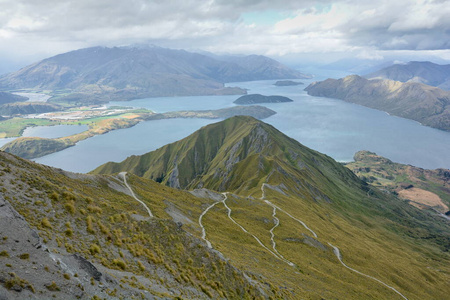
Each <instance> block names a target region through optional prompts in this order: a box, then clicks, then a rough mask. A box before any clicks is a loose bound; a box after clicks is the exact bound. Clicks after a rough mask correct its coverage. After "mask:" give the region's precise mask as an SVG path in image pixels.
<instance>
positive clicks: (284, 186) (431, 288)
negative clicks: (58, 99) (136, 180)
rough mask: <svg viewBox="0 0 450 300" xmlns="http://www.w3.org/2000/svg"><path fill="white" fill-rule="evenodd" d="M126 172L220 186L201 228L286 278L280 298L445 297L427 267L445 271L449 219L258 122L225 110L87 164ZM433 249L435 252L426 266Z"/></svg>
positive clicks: (257, 267) (237, 257)
mask: <svg viewBox="0 0 450 300" xmlns="http://www.w3.org/2000/svg"><path fill="white" fill-rule="evenodd" d="M123 171H127V172H130V173H134V174H136V175H138V176H142V177H145V178H152V179H154V180H156V181H158V182H161V183H163V184H166V185H170V186H173V187H179V188H184V189H195V188H208V189H212V190H215V191H222V197H220V196H219V197H217V199H216V200H215V201H213V202H211V204H210V205H209V206H203V209H204V210H203V213H202V214H201V215H200V218H199V224H201V226H202V237H203V238H204V240H205V242H206V243H207V244H208V245H209V246H210V247H212V248H214V249H217V250H218V251H220V252H221V253H223V254H224V255H225V256H226V257H230V258H232V259H233V260H234V261H235V262H236V263H237V264H238V265H239V266H247V267H248V268H250V269H251V270H253V272H255V273H257V274H262V275H263V276H271V277H272V279H273V280H280V281H279V282H283V284H285V285H286V287H287V292H288V294H289V296H287V297H286V298H293V299H298V298H299V297H301V296H300V295H305V298H307V297H306V295H312V298H315V297H318V298H320V297H322V298H331V297H335V298H355V299H394V298H395V299H397V298H398V299H401V298H408V299H421V298H436V297H437V298H439V297H445V296H444V294H445V292H443V291H444V290H445V289H446V288H445V287H444V285H443V282H445V281H447V280H448V279H449V277H448V273H446V272H448V271H444V272H441V271H436V270H434V269H433V268H437V269H439V268H442V267H444V268H445V269H446V270H448V268H447V267H445V266H447V265H448V262H449V260H450V257H449V255H448V251H449V249H450V244H449V241H450V235H449V230H450V224H449V223H448V221H446V220H445V219H443V218H439V219H437V218H435V216H432V215H431V214H429V213H427V212H425V211H421V210H419V209H417V208H415V207H413V206H410V205H409V204H408V203H407V202H406V201H404V200H401V199H399V198H396V197H395V196H394V195H391V194H389V193H385V192H381V191H379V190H378V189H376V188H373V187H370V186H368V185H367V184H366V183H364V182H363V181H361V180H359V179H358V178H357V177H356V176H355V175H354V174H353V173H352V172H350V170H348V169H347V168H345V167H344V166H342V165H341V164H339V163H337V162H335V161H334V160H333V159H331V158H329V157H327V156H325V155H323V154H320V153H318V152H315V151H313V150H311V149H308V148H306V147H304V146H302V145H301V144H300V143H298V142H297V141H294V140H292V139H290V138H288V137H286V136H285V135H283V134H282V133H280V132H279V131H277V130H276V129H275V128H273V127H272V126H270V125H267V124H264V123H263V122H261V121H257V120H255V119H253V118H249V117H234V118H230V119H227V120H225V121H223V122H220V123H216V124H211V125H208V126H205V127H204V128H202V129H200V130H199V131H197V132H195V133H194V134H192V135H191V136H189V137H187V138H185V139H183V140H181V141H179V142H176V143H173V144H170V145H167V146H165V147H163V148H160V149H158V150H155V151H153V152H150V153H147V154H144V155H142V156H132V157H129V158H128V159H126V160H125V161H123V162H121V163H107V164H105V165H103V166H101V167H99V168H98V169H96V170H95V171H94V172H93V173H109V174H114V173H116V172H123ZM192 193H194V194H196V195H199V196H200V195H209V194H208V192H205V191H202V190H194V191H192ZM335 247H339V248H335ZM256 253H258V254H256ZM336 256H337V257H339V259H341V260H342V261H343V262H344V263H345V266H344V265H342V264H340V263H339V259H338V260H337V257H336ZM431 257H433V258H438V257H439V259H438V261H435V263H436V264H435V267H430V268H428V267H429V265H428V262H429V259H430V258H431ZM336 263H337V264H336ZM347 267H349V268H350V269H346V268H347ZM274 268H275V269H274ZM355 270H356V272H355ZM432 270H434V271H432ZM440 270H442V269H440ZM428 272H431V273H428ZM362 274H365V275H362ZM366 275H367V276H366ZM300 278H301V279H300ZM374 278H375V279H374ZM425 278H430V279H431V278H433V279H432V281H433V282H431V281H427V280H426V279H425ZM437 278H440V279H437ZM299 279H300V280H299ZM336 280H338V281H339V283H338V282H337V281H336ZM441 280H443V281H441ZM380 281H381V282H382V283H380ZM438 282H439V283H438ZM438 286H439V287H438ZM392 288H393V289H392ZM308 291H309V292H308ZM310 293H311V294H310ZM430 293H432V294H434V293H436V294H434V295H432V296H431V294H430Z"/></svg>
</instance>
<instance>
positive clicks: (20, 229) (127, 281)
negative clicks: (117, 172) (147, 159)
mask: <svg viewBox="0 0 450 300" xmlns="http://www.w3.org/2000/svg"><path fill="white" fill-rule="evenodd" d="M0 178H1V180H0V185H1V193H0V216H1V218H0V236H1V238H0V264H1V268H0V296H2V299H51V298H52V297H53V298H56V299H97V298H96V297H99V298H98V299H103V298H107V299H133V298H139V299H141V298H142V299H167V298H176V297H179V298H188V299H209V298H255V297H256V298H257V297H260V296H261V295H266V296H269V295H271V296H276V294H277V293H276V292H275V293H273V292H272V291H271V286H270V284H268V285H266V284H264V285H262V284H261V283H259V282H258V280H256V279H250V278H249V277H247V275H245V274H244V273H243V272H241V271H240V270H238V269H236V268H235V267H234V266H232V265H231V264H230V263H229V262H227V261H226V260H224V259H223V258H222V257H221V256H220V254H219V253H217V252H214V251H211V250H210V249H209V248H207V247H206V245H204V244H203V243H201V242H200V240H199V239H197V238H195V237H193V236H192V234H189V233H187V232H186V231H185V230H188V231H191V232H193V233H196V226H195V224H194V223H193V222H192V221H190V220H189V218H190V217H188V216H184V217H183V213H181V212H180V209H181V208H184V207H185V205H189V204H192V203H197V204H198V205H201V204H202V203H206V202H207V201H208V199H202V198H197V197H194V196H193V195H191V194H190V193H187V192H181V191H177V190H172V189H170V188H167V187H163V186H161V185H159V184H156V183H154V182H151V181H144V180H143V179H139V178H135V179H134V180H132V182H133V183H132V184H131V183H130V184H131V185H132V186H133V188H132V191H133V190H134V192H136V194H138V195H140V197H141V195H142V197H143V199H144V201H145V202H144V203H146V205H148V206H149V207H151V209H152V213H153V215H154V216H153V217H149V214H148V212H147V211H146V210H145V209H144V207H143V206H142V205H141V204H140V203H138V202H137V201H136V200H135V199H134V198H133V196H132V195H133V194H131V191H130V189H129V188H128V187H127V185H126V184H125V182H124V181H123V180H124V178H123V177H120V176H113V177H109V176H108V177H105V176H90V175H82V174H72V173H68V172H64V171H62V170H57V169H53V168H50V167H46V166H41V165H38V164H35V163H32V162H29V161H26V160H23V159H20V158H18V157H15V156H13V155H10V154H6V153H4V152H0ZM129 180H130V179H129ZM127 184H128V183H127ZM140 185H143V186H145V187H146V188H147V189H149V190H142V189H139V188H138V187H137V186H140ZM130 188H131V187H130ZM148 199H152V200H151V201H149V200H148ZM179 201H181V202H182V203H178V202H179ZM172 212H173V215H174V216H177V218H176V219H173V221H172V217H171V215H170V214H171V213H172ZM176 222H178V223H176ZM193 225H194V226H193ZM280 295H281V294H279V295H278V297H280Z"/></svg>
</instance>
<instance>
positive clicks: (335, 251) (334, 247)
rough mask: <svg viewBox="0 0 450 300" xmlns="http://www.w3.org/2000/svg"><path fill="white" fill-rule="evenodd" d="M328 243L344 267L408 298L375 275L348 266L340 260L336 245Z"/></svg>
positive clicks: (406, 299)
mask: <svg viewBox="0 0 450 300" xmlns="http://www.w3.org/2000/svg"><path fill="white" fill-rule="evenodd" d="M328 245H330V246H331V247H332V248H333V253H334V255H336V257H337V259H338V260H339V262H340V263H341V264H342V265H343V266H344V267H346V268H347V269H349V270H351V271H353V272H355V273H357V274H359V275H362V276H365V277H367V278H370V279H372V280H375V281H376V282H378V283H381V284H382V285H384V286H385V287H387V288H390V289H391V290H393V291H394V292H396V293H397V294H399V295H400V296H401V297H402V298H403V299H405V300H408V298H406V297H405V296H404V295H403V294H402V293H400V292H399V291H397V290H396V289H395V288H394V287H392V286H390V285H388V284H386V283H384V282H383V281H381V280H379V279H377V278H375V277H372V276H370V275H367V274H364V273H362V272H360V271H358V270H355V269H353V268H350V267H349V266H347V265H346V264H345V263H344V262H343V261H342V255H341V252H340V251H339V248H338V247H336V246H333V245H332V244H330V243H328Z"/></svg>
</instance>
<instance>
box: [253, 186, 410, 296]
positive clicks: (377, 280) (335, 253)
mask: <svg viewBox="0 0 450 300" xmlns="http://www.w3.org/2000/svg"><path fill="white" fill-rule="evenodd" d="M265 185H266V184H265V183H263V184H262V185H261V191H262V196H261V200H263V199H264V198H265V192H264V186H265ZM264 202H266V203H267V204H269V205H270V206H272V207H273V214H272V217H273V218H274V219H275V226H274V227H272V229H271V230H270V233H271V234H272V239H271V240H272V246H273V248H274V250H275V251H276V249H275V245H276V244H275V241H274V240H273V238H274V234H273V230H274V229H275V228H276V227H277V226H278V225H279V222H280V220H279V219H278V218H277V217H276V216H275V215H276V209H279V210H280V211H282V212H284V213H285V214H287V215H288V216H289V217H291V218H292V219H294V220H296V221H297V222H299V223H300V224H302V225H303V227H305V228H306V229H308V230H309V231H310V232H311V233H312V234H313V235H314V237H315V238H317V234H316V233H315V232H314V231H313V230H312V229H311V228H309V227H308V226H307V225H306V224H305V223H304V222H303V221H301V220H299V219H297V218H295V217H293V216H292V215H291V214H289V213H288V212H286V211H284V210H283V209H281V208H279V207H278V206H276V205H275V204H273V203H271V202H270V201H268V200H264ZM328 245H330V247H331V248H333V253H334V255H336V257H337V259H338V260H339V262H340V263H341V264H342V265H343V266H344V267H346V268H347V269H349V270H350V271H353V272H355V273H357V274H359V275H362V276H365V277H367V278H370V279H372V280H375V281H376V282H378V283H380V284H382V285H384V286H385V287H387V288H389V289H391V290H393V291H394V292H396V293H397V294H398V295H400V296H401V297H402V298H403V299H405V300H408V298H406V297H405V296H404V295H403V294H402V293H400V292H399V291H398V290H396V289H395V288H394V287H392V286H390V285H388V284H386V283H384V282H383V281H381V280H379V279H377V278H375V277H372V276H370V275H367V274H364V273H362V272H360V271H358V270H355V269H353V268H350V267H349V266H347V265H346V264H345V263H344V262H343V261H342V255H341V252H340V251H339V248H338V247H336V246H333V245H332V244H330V243H328ZM276 252H277V253H278V251H276ZM278 254H279V253H278ZM279 255H280V254H279ZM280 256H281V255H280ZM281 257H282V256H281ZM283 259H284V257H283Z"/></svg>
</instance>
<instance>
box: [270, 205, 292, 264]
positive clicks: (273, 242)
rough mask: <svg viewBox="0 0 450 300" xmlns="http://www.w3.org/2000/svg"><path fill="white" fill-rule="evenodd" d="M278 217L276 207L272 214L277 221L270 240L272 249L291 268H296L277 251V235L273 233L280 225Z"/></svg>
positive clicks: (271, 230) (271, 231)
mask: <svg viewBox="0 0 450 300" xmlns="http://www.w3.org/2000/svg"><path fill="white" fill-rule="evenodd" d="M276 215H277V209H276V208H275V207H274V208H273V213H272V217H273V219H274V220H275V224H274V225H273V227H272V228H271V229H270V231H269V232H270V240H271V241H272V249H273V251H275V253H276V254H278V255H279V256H280V257H281V258H282V259H284V260H285V261H286V262H287V263H288V264H289V265H290V266H294V264H293V263H292V262H290V261H289V260H287V259H286V258H284V256H283V255H281V254H280V252H278V250H277V243H276V242H275V234H274V233H273V231H274V229H275V228H277V227H278V225H280V220H279V219H278V218H277V217H276Z"/></svg>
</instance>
